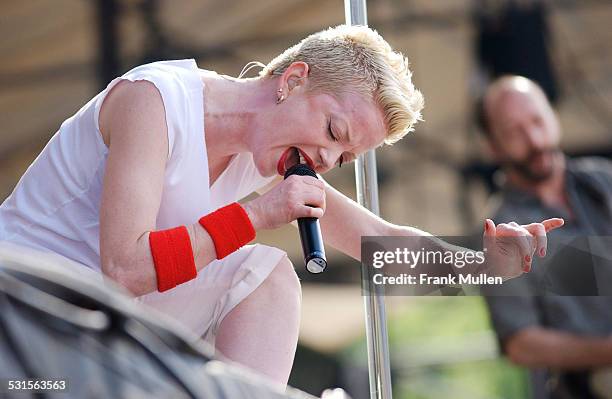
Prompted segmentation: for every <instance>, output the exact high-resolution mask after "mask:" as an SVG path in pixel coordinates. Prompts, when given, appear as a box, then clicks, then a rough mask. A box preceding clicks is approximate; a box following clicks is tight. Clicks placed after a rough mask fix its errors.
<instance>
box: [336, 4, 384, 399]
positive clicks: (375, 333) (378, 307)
mask: <svg viewBox="0 0 612 399" xmlns="http://www.w3.org/2000/svg"><path fill="white" fill-rule="evenodd" d="M344 14H345V16H346V24H347V25H364V26H367V25H368V18H367V10H366V0H344ZM355 179H356V183H357V200H358V202H359V204H361V205H362V206H364V207H366V208H367V209H369V210H370V211H372V212H373V213H375V214H376V215H378V214H379V213H380V209H379V206H378V181H377V178H376V153H375V152H374V150H370V151H368V152H367V153H365V154H363V155H360V156H359V157H358V158H357V162H356V163H355ZM361 267H362V269H363V270H362V276H366V275H368V271H367V270H366V269H365V267H364V266H363V264H362V266H361ZM361 281H362V285H364V287H363V288H364V289H362V291H363V292H364V293H365V292H368V294H367V295H364V305H365V321H366V342H367V346H368V372H369V376H370V398H371V399H391V397H392V391H391V366H390V361H389V341H388V336H387V315H386V312H385V297H384V289H379V288H381V286H377V289H376V290H374V291H372V290H371V289H369V288H368V287H365V284H367V280H366V279H365V278H362V279H361Z"/></svg>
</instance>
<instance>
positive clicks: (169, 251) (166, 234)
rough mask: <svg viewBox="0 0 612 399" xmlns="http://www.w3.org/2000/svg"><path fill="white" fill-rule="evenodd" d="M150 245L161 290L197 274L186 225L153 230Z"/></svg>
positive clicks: (158, 287)
mask: <svg viewBox="0 0 612 399" xmlns="http://www.w3.org/2000/svg"><path fill="white" fill-rule="evenodd" d="M149 245H150V246H151V254H152V255H153V263H154V264H155V273H156V275H157V290H158V291H159V292H164V291H167V290H169V289H172V288H174V287H176V286H177V285H179V284H182V283H184V282H186V281H189V280H191V279H194V278H195V277H196V276H197V274H198V271H197V270H196V266H195V261H194V259H193V250H192V248H191V240H190V239H189V233H188V232H187V228H186V227H185V226H180V227H176V228H174V229H168V230H161V231H152V232H151V233H149Z"/></svg>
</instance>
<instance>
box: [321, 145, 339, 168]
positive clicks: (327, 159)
mask: <svg viewBox="0 0 612 399" xmlns="http://www.w3.org/2000/svg"><path fill="white" fill-rule="evenodd" d="M334 156H335V158H334ZM339 156H340V154H338V155H337V156H336V151H325V150H323V149H321V151H319V159H320V168H321V171H320V172H319V171H318V172H319V173H323V172H327V171H328V170H330V169H332V168H333V167H334V165H335V164H336V160H337V159H338V157H339Z"/></svg>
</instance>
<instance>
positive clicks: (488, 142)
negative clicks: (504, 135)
mask: <svg viewBox="0 0 612 399" xmlns="http://www.w3.org/2000/svg"><path fill="white" fill-rule="evenodd" d="M488 134H489V135H492V134H493V133H492V132H489V133H488ZM495 140H496V139H495V137H491V136H489V137H487V138H485V140H484V141H485V148H486V151H487V152H488V153H489V154H491V156H492V157H493V160H494V161H495V162H498V161H499V160H500V159H501V158H502V156H503V154H502V153H501V151H500V150H499V147H498V144H497V143H496V142H495Z"/></svg>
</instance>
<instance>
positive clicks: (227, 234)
mask: <svg viewBox="0 0 612 399" xmlns="http://www.w3.org/2000/svg"><path fill="white" fill-rule="evenodd" d="M200 224H201V225H202V227H204V228H205V229H206V231H208V234H210V237H211V238H212V240H213V242H214V243H215V251H216V252H217V259H223V258H225V257H226V256H227V255H229V254H231V253H232V252H234V251H236V250H237V249H238V248H240V247H242V246H243V245H244V244H247V243H248V242H249V241H251V240H253V239H254V238H255V229H254V228H253V225H252V224H251V219H249V215H247V213H246V211H245V210H244V208H243V207H242V206H241V205H240V204H239V203H237V202H234V203H232V204H229V205H227V206H224V207H223V208H219V209H217V210H216V211H214V212H213V213H211V214H208V215H206V216H204V217H202V218H201V219H200Z"/></svg>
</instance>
